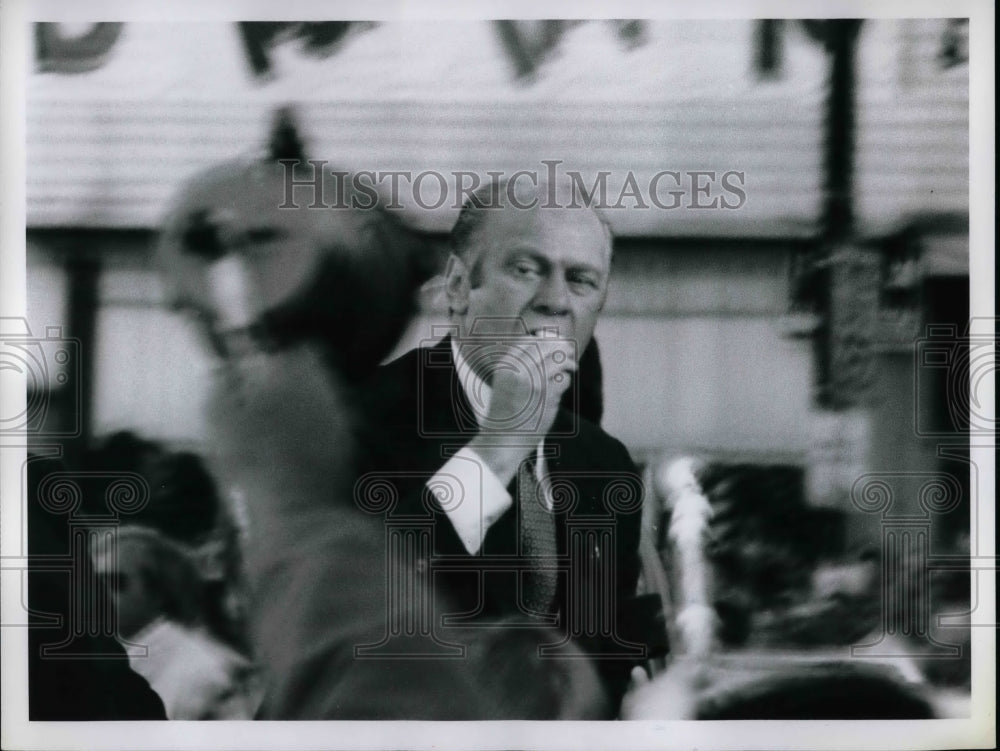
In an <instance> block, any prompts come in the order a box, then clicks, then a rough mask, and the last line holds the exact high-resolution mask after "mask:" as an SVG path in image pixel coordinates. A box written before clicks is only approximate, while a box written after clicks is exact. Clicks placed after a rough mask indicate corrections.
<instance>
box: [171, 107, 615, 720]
mask: <svg viewBox="0 0 1000 751" xmlns="http://www.w3.org/2000/svg"><path fill="white" fill-rule="evenodd" d="M282 158H284V159H286V160H288V161H286V164H285V165H282V164H280V163H278V160H279V159H282ZM289 162H290V163H292V164H295V165H296V166H295V167H294V168H292V170H293V172H292V176H293V177H295V178H296V179H298V180H303V181H307V182H308V181H314V180H316V179H318V180H319V181H320V183H319V184H320V185H322V187H323V188H324V189H325V190H327V191H329V192H328V193H327V198H326V200H327V202H328V203H329V202H332V201H334V200H336V196H337V194H336V191H337V190H343V186H344V184H345V183H346V182H347V181H343V182H341V181H335V180H332V179H330V177H331V175H330V173H327V174H326V175H323V176H319V177H317V176H316V175H314V174H313V173H312V169H311V167H312V165H310V164H308V163H305V162H304V161H303V158H302V152H301V145H300V144H298V142H297V137H295V136H294V133H293V132H291V128H290V127H289V125H288V123H287V122H283V123H280V124H279V127H278V128H277V129H276V132H275V138H274V139H272V148H271V151H270V154H269V156H268V158H265V159H248V160H239V161H236V162H232V163H227V164H222V165H217V166H215V167H212V168H210V169H209V170H206V171H205V172H204V173H202V174H201V175H199V176H197V177H196V178H195V179H194V180H192V181H191V182H190V183H189V184H187V185H185V186H184V187H183V188H182V189H181V191H180V193H179V195H178V199H177V201H176V203H175V204H174V206H173V207H172V209H171V210H170V213H169V215H168V218H167V221H166V224H165V227H164V232H163V233H162V236H161V240H160V245H159V258H160V261H161V265H162V268H163V272H164V281H165V283H166V285H165V286H166V287H167V294H168V298H169V299H170V300H171V301H172V303H173V304H174V306H175V307H176V308H178V309H179V310H181V311H183V312H184V313H186V314H187V315H188V316H189V317H190V318H191V320H192V321H193V322H194V324H195V325H196V327H197V329H198V331H199V332H200V333H201V334H202V339H203V342H204V344H205V346H206V348H207V349H208V351H210V352H211V353H213V355H214V356H215V359H216V363H217V366H218V367H217V372H216V376H215V379H214V384H213V385H214V388H213V391H212V394H211V396H210V398H209V403H208V422H209V425H210V429H211V432H212V444H211V445H212V449H213V454H214V456H213V457H212V459H213V463H214V466H215V469H216V471H217V473H218V476H219V478H220V480H221V482H222V486H223V487H224V488H225V490H226V492H227V494H228V495H229V496H230V497H234V498H239V499H240V500H241V502H242V503H243V504H245V507H246V514H247V521H248V530H247V537H248V541H247V549H246V561H247V569H248V576H249V579H250V586H251V590H252V592H251V604H250V606H249V618H250V622H251V624H250V625H251V641H252V646H253V648H254V657H255V660H256V661H257V662H258V663H259V664H260V666H261V668H262V670H263V680H264V687H265V688H264V693H265V695H264V700H263V704H262V707H261V710H260V712H259V714H258V716H259V717H261V718H265V719H554V718H557V717H567V718H580V719H582V718H587V717H593V716H595V715H596V714H597V713H598V712H599V711H601V710H600V709H599V708H598V707H599V706H600V704H601V702H602V701H603V697H602V696H601V692H600V688H599V685H598V684H597V681H596V678H595V676H594V671H593V668H592V666H591V665H590V663H589V662H588V661H587V660H569V661H565V663H563V664H559V665H557V664H554V663H553V664H548V663H546V664H537V661H536V664H533V665H531V666H527V667H526V666H525V665H524V664H523V660H522V659H521V658H522V656H523V655H525V654H527V653H530V652H531V650H533V648H534V644H535V641H534V640H533V639H528V638H525V637H524V635H523V634H522V632H520V631H519V630H517V629H512V628H506V627H504V626H499V627H495V628H487V629H470V631H469V633H468V634H466V636H467V638H466V639H463V640H462V643H463V644H465V645H466V646H467V649H466V650H465V653H464V658H463V659H454V655H449V656H446V657H444V658H435V657H434V656H432V655H424V659H413V657H412V655H411V654H403V655H402V656H393V655H391V654H389V655H379V656H377V657H376V658H374V659H366V658H365V657H364V656H363V655H361V654H359V653H358V651H357V648H358V647H361V646H364V645H377V644H379V643H381V642H384V640H385V636H386V624H387V599H386V591H387V586H388V582H389V576H390V572H389V570H388V568H387V562H386V558H387V551H386V548H385V527H384V525H383V523H382V522H381V521H380V520H379V519H377V518H376V517H375V516H373V515H370V514H365V513H363V512H362V511H360V510H359V508H358V507H357V506H356V505H355V502H354V490H355V481H356V479H357V476H358V472H359V468H360V467H361V466H362V463H363V462H362V451H363V450H362V448H361V446H362V443H361V439H360V435H361V434H362V432H363V431H364V430H365V426H366V425H367V423H368V422H369V421H370V419H371V418H370V416H369V415H368V414H366V410H365V406H364V404H363V403H362V402H361V399H360V395H361V394H362V392H363V388H362V384H363V383H364V381H365V379H366V378H367V377H369V376H370V375H371V373H372V372H373V371H374V370H375V369H376V368H377V366H378V364H379V362H380V361H381V360H382V359H383V358H384V357H385V356H386V355H387V354H388V353H389V351H390V350H391V348H392V346H393V345H394V344H395V342H396V340H397V339H398V338H399V336H400V335H401V334H402V332H403V330H404V328H405V326H406V324H407V323H408V321H409V319H410V317H411V316H412V314H413V312H414V310H415V293H416V291H417V289H418V288H419V286H420V284H421V283H422V282H423V281H424V280H425V279H426V278H427V276H429V266H428V263H427V260H428V259H427V254H426V253H425V252H424V248H423V247H422V245H421V244H420V243H419V242H418V241H417V240H416V239H415V238H414V237H413V236H412V234H411V233H410V232H409V231H407V230H406V229H405V228H404V227H403V226H402V225H401V224H400V223H399V222H398V221H396V219H395V217H393V216H392V215H390V214H388V213H387V212H386V211H384V210H382V209H380V208H378V207H377V206H374V205H372V206H371V207H370V208H369V209H368V210H361V209H350V210H344V209H338V210H333V209H326V210H317V209H315V208H313V209H310V208H308V207H309V206H310V204H311V203H312V200H313V198H314V195H315V194H314V195H309V194H308V193H306V195H304V196H302V197H301V198H300V199H299V202H298V208H290V207H289V206H288V203H287V194H286V193H285V188H286V182H285V180H286V173H285V169H284V167H286V166H287V165H288V163H289ZM313 184H314V186H315V185H316V183H315V182H314V183H313ZM331 196H332V197H333V198H331ZM340 197H341V198H343V197H344V196H343V194H340ZM282 204H284V205H285V207H284V208H279V206H282ZM405 566H406V564H404V567H405ZM410 573H413V572H412V571H405V570H404V571H402V572H400V571H399V570H397V569H393V571H392V575H396V574H400V575H404V576H405V575H408V574H410ZM425 597H426V598H429V600H428V599H423V600H420V601H419V602H415V603H404V604H403V605H402V611H401V612H400V613H398V614H397V615H398V616H399V617H400V618H401V619H403V621H404V622H405V621H406V620H411V621H412V620H414V619H415V618H416V617H417V611H422V610H423V609H424V608H427V607H432V608H433V609H434V611H435V612H448V611H449V606H448V605H447V595H446V594H438V593H436V592H426V593H425ZM416 646H420V645H419V644H418V645H416ZM550 662H551V661H550ZM567 686H571V687H572V690H567ZM455 697H461V700H456V698H455Z"/></svg>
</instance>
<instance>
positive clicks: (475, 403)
mask: <svg viewBox="0 0 1000 751" xmlns="http://www.w3.org/2000/svg"><path fill="white" fill-rule="evenodd" d="M574 205H575V206H576V208H573V206H574ZM451 251H452V253H451V257H450V258H449V261H448V267H447V271H446V275H445V286H444V290H445V294H446V295H447V300H448V308H449V313H450V322H451V324H452V326H451V332H450V334H449V335H447V336H445V337H444V338H443V339H441V340H440V341H438V342H432V343H427V344H426V345H425V346H423V347H421V348H419V349H416V350H412V351H410V352H409V353H407V354H405V355H403V356H402V357H400V358H398V359H397V360H395V361H394V362H392V363H390V364H388V365H386V366H384V367H383V368H381V369H380V370H379V372H378V373H377V375H376V377H375V378H374V379H373V382H372V384H371V386H370V390H369V392H368V393H367V398H368V400H369V404H370V412H371V413H372V414H378V415H379V419H378V420H375V421H372V422H371V423H370V424H371V425H372V426H374V430H373V431H372V435H371V436H370V439H369V440H368V442H367V444H366V447H367V448H368V453H367V458H368V459H370V464H369V466H368V469H369V474H368V475H366V476H367V477H370V478H372V480H373V482H378V481H380V480H383V479H384V480H385V481H387V482H390V483H392V485H393V487H394V488H395V491H396V493H397V495H398V497H399V501H398V503H397V504H396V507H395V508H394V509H392V510H391V511H390V514H389V516H390V518H392V517H393V516H395V517H397V518H401V517H409V518H416V519H418V520H419V519H421V518H423V519H432V520H433V546H432V550H431V551H430V554H431V555H434V556H439V557H445V556H447V557H448V558H450V559H451V562H450V564H449V568H448V570H447V571H441V572H439V573H438V574H436V575H435V577H434V581H435V584H436V585H438V586H440V587H441V588H442V590H443V591H445V592H447V594H448V595H449V597H450V599H451V602H452V606H453V607H454V611H453V614H461V616H460V617H461V618H464V620H466V621H467V622H478V623H496V622H498V621H502V620H503V619H509V620H511V621H513V622H516V623H518V624H519V626H520V628H522V629H525V630H526V631H527V633H531V632H532V629H534V633H535V634H536V636H537V638H538V640H539V651H536V652H535V654H531V655H525V656H524V658H523V661H522V667H524V668H526V669H527V667H528V666H529V664H530V663H531V662H535V663H538V662H550V663H551V662H555V661H557V660H558V659H559V657H560V655H559V652H558V650H557V649H554V648H553V645H554V644H557V643H558V641H559V640H558V639H553V638H552V636H551V634H550V633H548V631H547V627H549V628H552V629H554V630H555V631H557V632H558V633H559V634H560V637H561V638H562V639H563V640H565V643H570V642H573V643H576V644H578V645H579V647H581V648H582V649H583V650H584V652H586V653H587V654H589V655H592V656H593V657H595V665H596V667H597V670H598V672H599V674H600V677H601V683H602V687H603V690H604V693H605V697H606V704H605V714H604V715H603V716H604V717H605V718H611V717H615V716H617V713H618V707H619V705H620V702H621V699H622V696H623V695H624V693H625V690H626V688H627V685H628V681H629V677H630V674H631V671H632V669H633V668H634V667H635V666H636V665H637V664H638V663H639V662H640V661H641V660H642V659H644V658H645V657H646V656H647V655H646V649H645V644H644V643H643V639H642V631H643V628H644V625H640V624H639V623H638V622H637V621H638V620H639V618H638V617H637V613H636V612H635V611H634V609H633V605H634V604H635V597H634V596H635V591H636V583H637V579H638V574H639V557H638V543H639V527H640V513H639V510H640V508H641V502H642V484H641V481H640V480H639V475H638V471H637V469H636V467H635V465H634V464H633V462H632V459H631V458H630V456H629V453H628V451H627V450H626V448H625V447H624V446H623V445H622V444H621V443H620V442H619V441H617V440H616V439H614V438H612V437H611V436H609V435H608V434H607V433H605V432H604V431H603V430H601V428H600V427H598V426H597V425H596V424H594V423H592V422H590V421H589V420H587V419H585V418H584V417H582V416H581V413H580V410H579V409H577V410H573V409H565V408H563V405H574V404H576V403H578V402H579V400H580V394H579V393H570V389H571V388H573V387H574V383H579V378H578V376H579V372H578V371H579V365H580V362H581V359H582V356H583V353H584V352H586V351H588V346H589V345H590V344H591V341H592V336H593V332H594V327H595V326H596V324H597V320H598V316H599V315H600V312H601V310H602V309H603V307H604V303H605V299H606V297H607V292H608V280H609V276H610V272H611V255H612V237H611V233H610V230H609V228H608V226H607V225H606V224H605V223H604V221H603V220H602V218H601V217H600V216H599V215H598V214H597V213H596V212H595V211H594V210H592V209H591V208H588V207H586V206H585V205H581V204H580V203H579V196H578V195H577V194H576V193H574V192H573V191H572V189H571V188H570V186H568V185H565V186H564V185H558V184H553V185H544V184H543V185H531V184H530V183H529V181H525V180H522V181H520V182H519V183H517V184H515V183H508V182H502V181H493V182H490V183H488V184H486V185H484V186H483V187H481V188H480V189H478V190H477V191H476V192H474V193H473V194H472V195H471V196H470V198H469V199H468V200H467V201H466V203H465V205H464V207H463V208H462V211H461V213H460V215H459V218H458V220H457V222H456V225H455V228H454V229H453V231H452V236H451ZM427 333H428V334H430V333H431V332H430V331H428V332H427ZM428 338H430V337H428ZM591 351H594V350H591ZM567 395H569V398H567ZM590 401H592V398H589V397H588V403H589V402H590ZM594 411H595V410H588V411H587V413H588V414H591V413H593V412H594ZM597 414H598V415H599V409H598V410H597ZM617 493H621V494H622V495H620V496H618V495H616V494H617ZM595 519H598V520H600V524H601V525H604V526H603V530H604V533H600V532H599V533H597V534H590V533H587V532H583V530H584V529H585V528H586V527H587V525H588V524H591V523H593V521H594V520H595ZM418 523H419V522H418ZM602 534H606V536H602ZM574 556H575V558H574ZM570 559H573V560H572V561H571V562H569V563H567V562H568V561H570ZM488 561H500V562H502V563H503V565H499V566H498V565H495V564H491V563H489V562H488ZM425 563H426V561H425ZM581 612H589V613H590V616H589V617H590V618H591V619H592V621H594V622H599V623H598V624H597V627H596V628H595V627H594V624H593V623H588V622H585V619H584V618H583V617H578V618H574V614H579V613H581ZM588 626H589V627H588ZM443 635H444V636H445V637H446V638H447V635H448V634H447V632H444V634H443ZM543 645H547V646H545V647H543ZM543 649H548V650H549V652H548V654H546V655H545V656H542V652H541V650H543Z"/></svg>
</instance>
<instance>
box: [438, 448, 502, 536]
mask: <svg viewBox="0 0 1000 751" xmlns="http://www.w3.org/2000/svg"><path fill="white" fill-rule="evenodd" d="M427 488H428V490H430V491H431V492H432V493H433V494H434V497H435V498H436V499H437V501H438V503H439V505H440V506H441V509H442V510H443V511H444V512H445V514H447V516H448V519H449V520H450V521H451V524H452V526H453V527H454V528H455V532H457V533H458V537H459V539H461V541H462V544H463V545H464V546H465V549H466V550H467V551H468V552H469V553H470V554H472V555H475V554H476V553H478V552H479V549H480V548H481V547H482V546H483V537H485V535H486V530H488V529H489V528H490V527H491V526H492V525H493V523H494V522H495V521H496V520H497V519H499V518H500V516H502V515H503V513H504V512H505V511H506V510H507V509H509V508H510V507H511V505H512V504H513V502H514V499H513V498H511V496H510V493H508V492H507V488H505V487H504V485H503V483H502V482H500V479H499V478H498V477H497V476H496V475H495V474H494V473H493V470H491V469H490V468H489V467H488V466H486V463H485V462H484V461H483V460H482V458H480V456H479V454H477V453H476V452H475V451H473V450H472V449H470V448H468V447H467V446H466V447H464V448H461V449H459V450H458V451H457V452H456V453H455V455H454V456H453V457H451V458H450V459H449V460H448V461H447V462H445V464H444V466H443V467H441V469H440V470H438V472H437V474H435V475H434V476H433V477H432V478H431V479H430V480H429V481H428V482H427Z"/></svg>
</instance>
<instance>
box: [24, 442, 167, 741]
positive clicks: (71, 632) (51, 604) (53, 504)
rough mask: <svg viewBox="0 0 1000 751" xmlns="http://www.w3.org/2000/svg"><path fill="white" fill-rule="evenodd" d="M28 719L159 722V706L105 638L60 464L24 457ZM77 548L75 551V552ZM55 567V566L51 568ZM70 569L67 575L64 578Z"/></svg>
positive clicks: (71, 490) (71, 488)
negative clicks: (85, 585)
mask: <svg viewBox="0 0 1000 751" xmlns="http://www.w3.org/2000/svg"><path fill="white" fill-rule="evenodd" d="M25 473H26V475H27V476H26V481H27V482H26V484H27V499H26V501H27V516H28V554H29V558H28V608H29V615H28V624H29V629H28V649H29V654H28V718H29V719H30V720H31V721H53V720H70V721H84V720H165V719H167V716H166V713H165V711H164V706H163V702H162V700H161V699H160V697H159V696H158V695H157V694H156V692H155V691H153V689H152V688H150V686H149V683H148V682H147V681H146V679H145V678H143V677H142V676H141V675H139V674H138V673H137V672H136V671H134V670H132V669H130V667H129V664H128V661H127V660H126V659H125V657H126V653H125V650H124V649H123V648H122V646H121V644H119V643H118V642H117V641H116V640H115V639H114V638H113V637H112V636H111V635H110V631H111V626H110V623H109V622H108V620H107V617H106V616H107V613H108V608H107V607H106V606H107V604H108V603H107V601H106V600H105V599H104V595H105V594H106V592H105V591H104V590H103V588H102V587H99V586H90V587H84V589H83V591H81V583H88V582H91V583H92V582H94V571H93V568H92V565H91V559H90V547H89V542H90V539H89V538H90V536H89V535H86V534H80V530H79V529H76V530H74V529H73V525H72V524H71V523H70V520H69V518H68V517H69V514H68V513H67V512H69V511H73V510H75V509H72V508H67V507H66V503H65V502H66V501H67V499H71V498H72V497H73V496H74V495H76V496H77V497H78V498H81V499H82V494H80V493H79V486H78V485H77V484H76V482H75V481H76V480H78V479H79V475H76V473H74V472H73V470H72V469H71V468H70V467H69V466H67V465H66V464H65V463H64V462H63V461H62V460H61V459H58V458H53V457H49V456H45V455H44V454H41V453H34V452H32V453H29V454H28V461H27V467H26V468H25ZM81 543H82V544H81ZM53 564H56V565H53ZM67 567H69V569H70V570H67Z"/></svg>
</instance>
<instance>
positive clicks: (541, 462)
mask: <svg viewBox="0 0 1000 751" xmlns="http://www.w3.org/2000/svg"><path fill="white" fill-rule="evenodd" d="M451 351H452V354H453V355H454V357H455V367H456V368H457V370H458V380H459V382H460V383H461V384H462V389H463V390H464V391H465V395H466V397H467V398H468V401H469V404H471V405H472V409H473V411H474V413H475V415H476V420H477V422H478V423H479V424H480V425H482V424H483V422H484V419H485V417H486V415H487V413H488V411H489V407H490V398H491V397H492V394H493V391H492V389H491V388H490V387H489V385H488V384H487V383H486V382H485V381H483V379H482V378H480V377H479V375H478V374H477V373H476V372H475V371H474V370H473V369H472V368H471V367H470V366H469V363H468V362H467V361H466V360H465V358H464V357H462V354H461V352H460V351H459V346H458V343H457V342H456V341H455V340H454V339H452V340H451ZM544 444H545V441H544V439H543V440H541V441H539V442H538V449H537V461H536V462H535V475H536V477H537V478H538V482H539V484H540V485H541V487H542V488H545V476H546V466H545V456H544V452H543V446H544ZM427 487H428V489H430V491H431V492H432V493H434V495H435V497H437V499H438V501H439V502H440V503H441V507H442V509H443V510H444V512H445V514H446V515H447V516H448V519H449V520H450V521H451V524H452V526H453V527H454V528H455V531H456V532H457V533H458V536H459V538H460V539H461V540H462V544H463V545H464V546H465V549H466V550H467V551H468V552H469V553H470V554H472V555H475V554H476V553H478V552H479V549H480V548H481V547H482V546H483V538H484V537H485V536H486V532H487V530H489V528H490V527H491V526H492V525H493V523H494V522H496V520H497V519H499V518H500V517H501V516H502V515H503V514H504V512H505V511H507V509H509V508H510V507H511V504H513V502H514V499H513V498H511V495H510V493H508V492H507V488H506V487H504V484H503V483H502V482H501V481H500V478H498V477H497V476H496V474H495V473H494V472H493V470H491V469H490V468H489V466H487V464H486V462H484V461H483V459H482V457H480V456H479V454H477V453H476V452H475V451H474V450H473V449H471V448H469V447H468V446H465V447H463V448H461V449H459V450H458V451H457V452H456V453H455V455H454V456H452V457H451V458H450V459H448V461H447V462H445V464H444V466H443V467H441V469H440V470H438V472H437V474H435V475H434V477H432V478H431V479H430V480H429V481H428V482H427ZM544 500H545V503H546V505H547V506H548V508H550V509H551V508H552V505H551V499H550V498H549V494H548V493H545V498H544Z"/></svg>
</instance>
